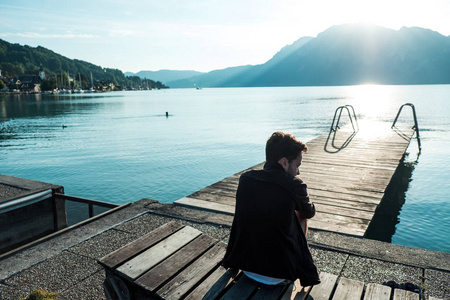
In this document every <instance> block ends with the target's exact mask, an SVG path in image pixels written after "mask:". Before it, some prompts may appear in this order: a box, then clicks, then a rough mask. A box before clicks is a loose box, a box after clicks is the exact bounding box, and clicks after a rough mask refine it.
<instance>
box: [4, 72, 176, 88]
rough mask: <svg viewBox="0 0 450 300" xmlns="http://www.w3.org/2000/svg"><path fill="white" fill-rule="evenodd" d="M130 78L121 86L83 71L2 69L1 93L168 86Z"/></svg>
mask: <svg viewBox="0 0 450 300" xmlns="http://www.w3.org/2000/svg"><path fill="white" fill-rule="evenodd" d="M128 78H130V79H131V80H130V83H131V84H129V85H126V86H121V85H118V84H117V83H115V82H113V81H104V80H94V78H93V77H92V73H91V74H90V78H89V77H87V76H86V75H84V74H81V73H78V74H74V75H73V76H71V75H69V74H68V73H67V72H62V73H61V74H51V75H49V76H47V75H46V73H45V71H44V70H43V68H40V70H39V72H38V74H24V75H16V76H3V74H2V70H0V93H7V94H18V93H20V94H72V93H94V92H111V91H124V90H128V91H134V90H153V89H164V88H168V87H167V86H165V85H163V84H162V83H161V82H154V81H153V80H149V79H143V80H141V79H140V78H137V79H136V78H133V77H128ZM133 79H134V81H133Z"/></svg>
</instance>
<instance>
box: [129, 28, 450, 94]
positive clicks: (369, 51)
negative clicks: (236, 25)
mask: <svg viewBox="0 0 450 300" xmlns="http://www.w3.org/2000/svg"><path fill="white" fill-rule="evenodd" d="M146 72H148V71H141V72H139V73H137V74H136V75H138V76H142V75H141V74H145V76H147V75H148V76H147V78H152V79H153V80H158V81H161V82H163V83H164V84H166V85H168V86H170V87H171V88H192V87H195V86H201V87H261V86H326V85H355V84H364V83H374V84H449V83H450V37H448V36H444V35H441V34H439V33H438V32H435V31H432V30H429V29H424V28H419V27H411V28H407V27H403V28H401V29H400V30H393V29H388V28H384V27H379V26H375V25H365V24H344V25H337V26H333V27H331V28H329V29H327V30H326V31H324V32H322V33H320V34H319V35H318V36H317V37H315V38H314V37H302V38H300V39H299V40H297V41H296V42H294V43H293V44H291V45H288V46H285V47H283V48H282V49H281V50H280V51H279V52H278V53H276V54H275V55H274V56H273V57H272V58H271V59H270V60H269V61H267V62H266V63H264V64H260V65H246V66H239V67H232V68H227V69H222V70H214V71H211V72H208V73H195V71H170V70H164V71H158V72H153V73H151V74H150V73H146ZM126 74H130V75H131V74H132V73H126ZM150 75H152V76H153V77H152V76H150Z"/></svg>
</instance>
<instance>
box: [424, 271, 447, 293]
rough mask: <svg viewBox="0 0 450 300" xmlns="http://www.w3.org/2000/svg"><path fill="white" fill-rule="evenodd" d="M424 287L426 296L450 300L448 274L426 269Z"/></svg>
mask: <svg viewBox="0 0 450 300" xmlns="http://www.w3.org/2000/svg"><path fill="white" fill-rule="evenodd" d="M424 287H425V293H426V294H427V295H428V296H432V297H436V298H441V299H450V273H448V272H442V271H438V270H431V269H426V270H425V284H424Z"/></svg>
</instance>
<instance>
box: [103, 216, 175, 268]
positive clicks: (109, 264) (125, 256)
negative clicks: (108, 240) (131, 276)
mask: <svg viewBox="0 0 450 300" xmlns="http://www.w3.org/2000/svg"><path fill="white" fill-rule="evenodd" d="M182 227H183V225H181V224H179V223H175V222H169V223H166V224H164V225H162V226H161V227H159V228H157V229H155V230H153V231H152V232H150V233H148V234H146V235H144V236H142V237H140V238H139V239H137V240H135V241H133V242H132V243H130V244H128V245H126V246H124V247H122V248H120V249H118V250H116V251H114V252H111V253H110V254H108V255H106V256H104V257H103V258H101V259H100V260H99V263H100V264H101V265H103V266H104V267H106V268H110V269H115V268H116V267H117V266H119V265H121V264H122V263H124V262H125V261H127V260H129V259H131V258H133V257H134V256H136V255H138V254H140V253H141V252H143V251H144V250H146V249H148V248H150V247H152V246H153V245H154V244H156V243H158V242H159V241H161V240H162V239H164V238H166V237H167V236H169V235H170V234H172V233H174V232H176V231H177V230H179V229H181V228H182Z"/></svg>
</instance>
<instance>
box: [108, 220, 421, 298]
mask: <svg viewBox="0 0 450 300" xmlns="http://www.w3.org/2000/svg"><path fill="white" fill-rule="evenodd" d="M225 250H226V245H225V243H223V242H221V241H218V240H217V239H214V238H212V237H210V236H208V235H206V234H204V233H202V232H201V231H199V230H197V229H195V228H193V227H190V226H184V225H181V224H179V223H176V222H170V223H167V224H165V225H163V226H161V227H159V228H157V229H156V230H154V231H153V232H151V233H149V234H146V235H144V236H142V237H141V238H139V239H137V240H135V241H133V242H132V243H130V244H128V245H126V246H125V247H123V248H120V249H118V250H116V251H114V252H112V253H110V254H108V255H106V256H105V257H103V258H102V259H100V260H99V263H100V264H101V265H102V266H103V267H104V268H105V270H106V279H105V281H104V290H105V295H106V297H107V298H108V299H233V300H234V299H311V300H312V299H314V300H318V299H327V300H328V299H358V300H361V299H364V300H369V299H380V300H381V299H386V300H388V299H390V297H391V293H394V298H393V299H394V300H400V299H411V300H415V299H417V300H419V295H418V294H414V293H411V292H406V291H403V290H395V291H394V292H393V291H392V289H391V288H390V287H387V286H382V285H379V284H373V283H369V284H368V285H367V288H366V291H365V293H364V298H362V297H363V292H364V283H363V282H360V281H356V280H351V279H347V278H340V280H338V277H337V276H336V275H333V274H328V273H321V274H320V277H321V281H322V283H321V284H320V285H317V286H314V287H313V288H311V287H308V288H303V287H302V286H300V284H299V281H298V280H297V281H296V282H295V283H294V284H291V285H280V286H268V285H264V284H259V283H257V282H255V281H253V280H251V279H249V278H248V277H246V276H245V275H243V274H242V272H240V271H239V270H233V269H229V270H226V269H225V268H223V267H222V266H221V261H222V259H223V256H224V254H225ZM416 296H417V297H416Z"/></svg>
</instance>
